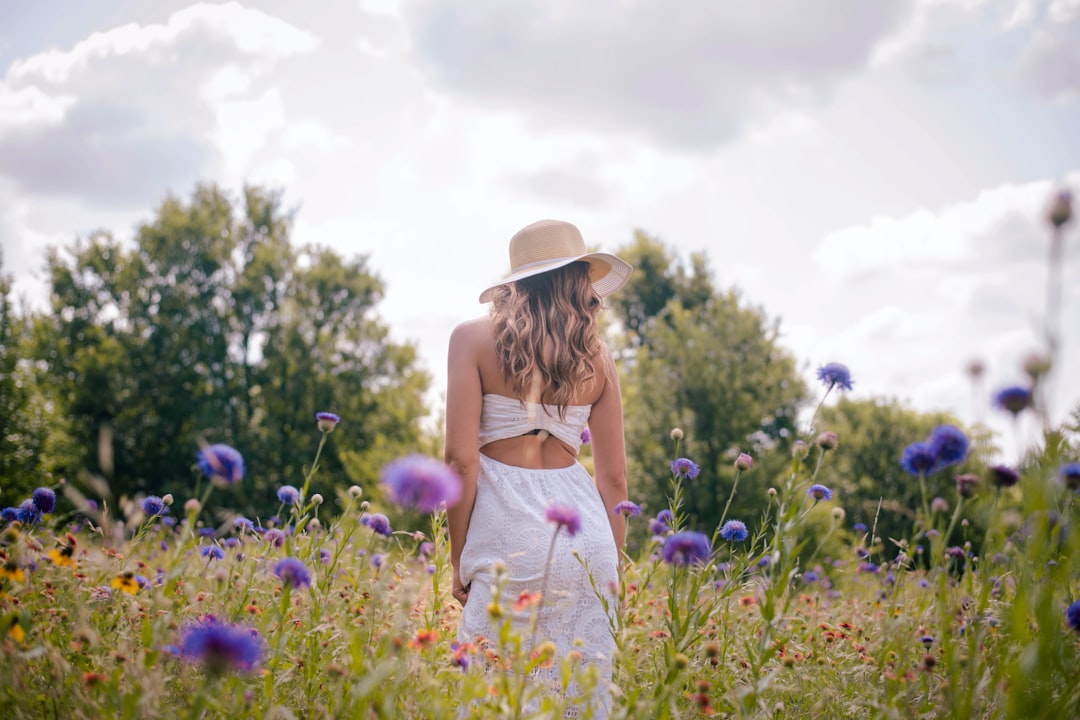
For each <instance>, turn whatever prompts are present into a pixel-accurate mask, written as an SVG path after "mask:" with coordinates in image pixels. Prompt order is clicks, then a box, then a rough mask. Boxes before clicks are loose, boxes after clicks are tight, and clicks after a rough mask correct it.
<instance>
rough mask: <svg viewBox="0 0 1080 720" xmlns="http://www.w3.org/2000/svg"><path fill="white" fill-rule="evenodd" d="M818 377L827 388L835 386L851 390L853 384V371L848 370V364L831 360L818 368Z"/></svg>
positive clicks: (830, 388)
mask: <svg viewBox="0 0 1080 720" xmlns="http://www.w3.org/2000/svg"><path fill="white" fill-rule="evenodd" d="M817 377H818V380H820V381H821V382H822V383H823V384H824V385H825V389H826V390H832V389H833V388H834V387H835V388H838V389H840V390H850V389H851V386H852V381H851V371H850V370H848V368H847V365H843V364H841V363H837V362H831V363H827V364H825V365H822V366H821V367H819V368H818V371H817Z"/></svg>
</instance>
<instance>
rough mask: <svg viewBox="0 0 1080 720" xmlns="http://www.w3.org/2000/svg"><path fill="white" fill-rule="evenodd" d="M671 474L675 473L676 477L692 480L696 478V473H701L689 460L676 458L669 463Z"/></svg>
mask: <svg viewBox="0 0 1080 720" xmlns="http://www.w3.org/2000/svg"><path fill="white" fill-rule="evenodd" d="M671 472H673V473H675V475H676V476H682V477H685V478H690V479H691V480H693V479H694V478H696V477H697V476H698V473H699V472H701V468H699V467H698V466H697V465H696V464H695V463H694V461H693V460H691V459H690V458H676V459H674V460H672V461H671Z"/></svg>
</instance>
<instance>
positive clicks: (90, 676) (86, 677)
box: [82, 671, 108, 687]
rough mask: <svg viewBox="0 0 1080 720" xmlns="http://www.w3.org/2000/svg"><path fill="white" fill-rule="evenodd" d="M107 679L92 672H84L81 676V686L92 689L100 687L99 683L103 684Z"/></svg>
mask: <svg viewBox="0 0 1080 720" xmlns="http://www.w3.org/2000/svg"><path fill="white" fill-rule="evenodd" d="M107 679H108V678H106V677H105V676H104V675H102V674H101V673H99V672H93V671H91V672H85V673H83V676H82V680H83V684H84V685H86V686H87V687H94V686H95V685H100V684H101V683H103V682H105V681H106V680H107Z"/></svg>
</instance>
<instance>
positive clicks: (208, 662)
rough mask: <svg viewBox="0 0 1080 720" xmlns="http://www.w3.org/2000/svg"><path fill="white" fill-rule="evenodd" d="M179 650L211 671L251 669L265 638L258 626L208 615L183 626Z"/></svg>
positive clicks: (260, 654)
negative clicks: (223, 621)
mask: <svg viewBox="0 0 1080 720" xmlns="http://www.w3.org/2000/svg"><path fill="white" fill-rule="evenodd" d="M176 652H177V654H179V656H180V657H181V658H183V659H185V660H188V661H191V662H199V663H202V664H203V665H205V666H206V668H207V669H208V670H209V671H210V672H212V673H222V672H225V671H228V670H242V671H249V670H252V669H254V667H255V666H256V665H257V664H258V663H259V661H260V659H261V658H262V654H263V642H262V638H261V637H260V636H259V633H258V632H257V631H256V630H253V629H251V628H245V627H241V626H239V625H229V624H226V623H222V622H221V621H219V620H218V619H217V618H215V617H214V616H212V615H208V616H207V617H205V618H203V619H202V620H200V621H199V622H197V623H194V624H192V625H187V626H185V627H184V628H183V629H182V630H181V633H180V644H179V647H178V648H177V649H176Z"/></svg>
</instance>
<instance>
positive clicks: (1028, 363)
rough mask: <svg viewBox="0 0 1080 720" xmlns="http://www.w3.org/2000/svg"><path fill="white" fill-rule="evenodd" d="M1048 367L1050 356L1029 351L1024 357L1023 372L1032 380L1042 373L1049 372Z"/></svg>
mask: <svg viewBox="0 0 1080 720" xmlns="http://www.w3.org/2000/svg"><path fill="white" fill-rule="evenodd" d="M1050 369H1051V363H1050V358H1049V357H1048V356H1046V355H1043V354H1042V353H1037V352H1036V353H1030V354H1029V355H1028V356H1027V357H1025V358H1024V372H1025V373H1027V376H1028V377H1029V378H1031V381H1032V382H1036V381H1037V380H1038V379H1039V378H1041V377H1042V376H1043V375H1046V374H1047V373H1048V372H1050Z"/></svg>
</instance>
